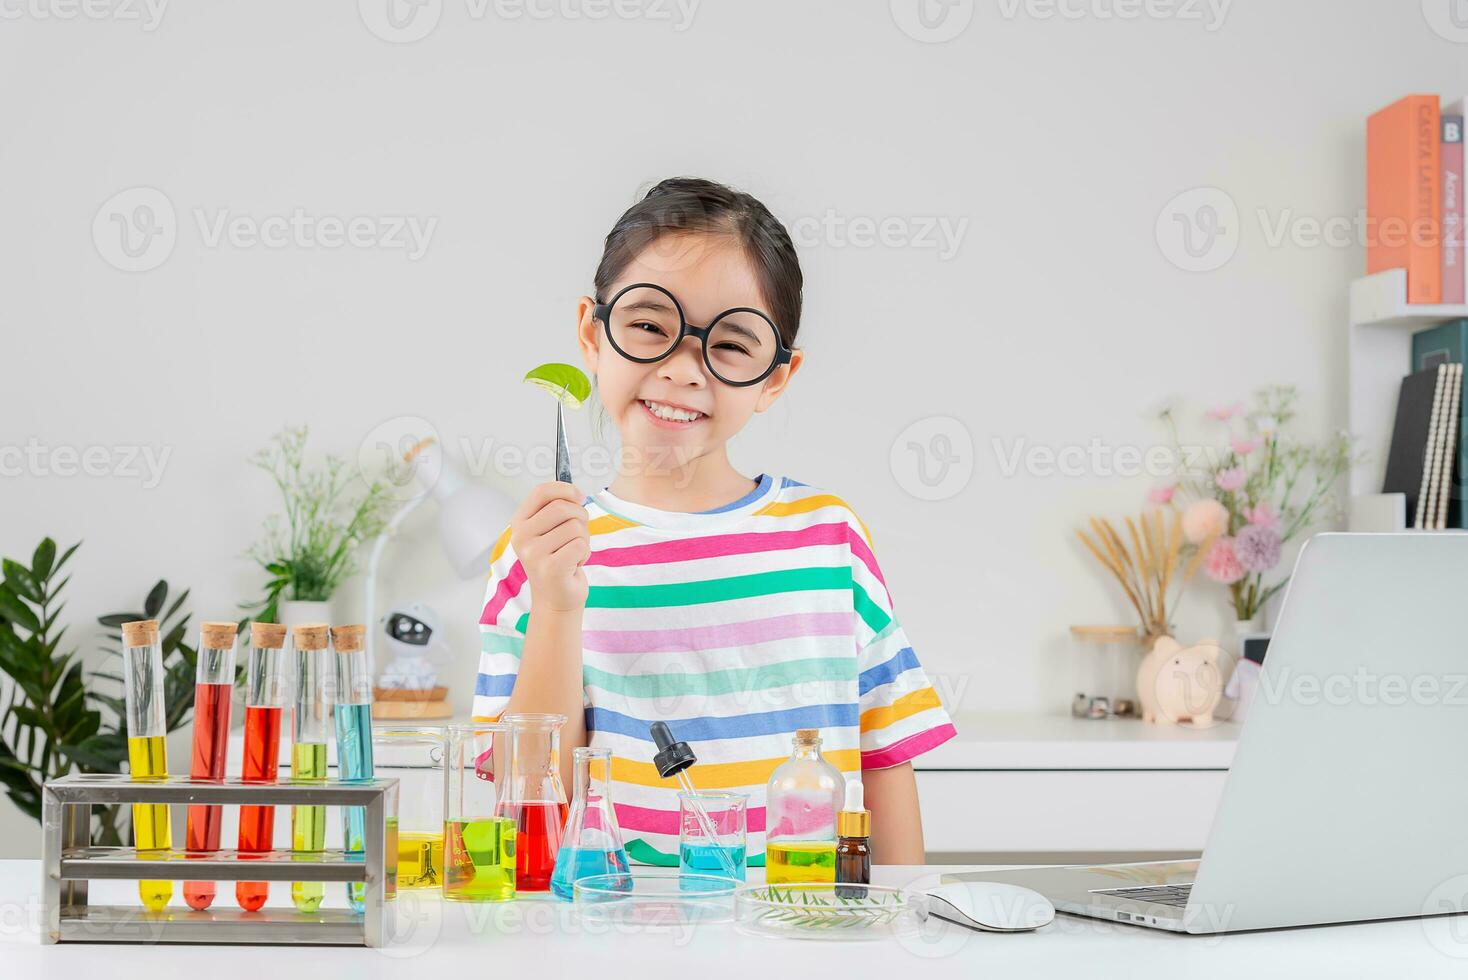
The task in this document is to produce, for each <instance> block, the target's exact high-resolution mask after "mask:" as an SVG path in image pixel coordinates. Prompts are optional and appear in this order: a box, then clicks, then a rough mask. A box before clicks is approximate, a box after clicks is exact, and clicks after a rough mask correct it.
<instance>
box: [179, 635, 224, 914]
mask: <svg viewBox="0 0 1468 980" xmlns="http://www.w3.org/2000/svg"><path fill="white" fill-rule="evenodd" d="M234 642H235V624H234V623H205V624H203V626H202V627H201V628H200V630H199V658H198V661H197V662H196V664H195V667H194V752H193V761H192V763H191V765H190V766H189V778H190V779H203V780H208V781H210V782H223V781H224V764H225V755H226V753H227V751H228V747H229V709H230V700H231V697H232V696H233V694H234ZM223 819H224V807H222V806H220V805H219V804H217V803H214V804H208V805H205V804H201V803H194V804H190V805H189V811H188V823H187V824H186V825H185V828H186V829H185V830H184V842H185V843H184V847H185V848H186V849H187V850H188V853H189V856H190V857H206V856H208V855H211V854H213V853H214V852H215V851H217V850H219V829H220V823H221V822H222V821H223ZM184 901H185V902H188V904H189V908H191V909H194V910H196V911H202V910H203V909H207V908H208V907H209V906H210V905H213V904H214V882H212V881H185V882H184Z"/></svg>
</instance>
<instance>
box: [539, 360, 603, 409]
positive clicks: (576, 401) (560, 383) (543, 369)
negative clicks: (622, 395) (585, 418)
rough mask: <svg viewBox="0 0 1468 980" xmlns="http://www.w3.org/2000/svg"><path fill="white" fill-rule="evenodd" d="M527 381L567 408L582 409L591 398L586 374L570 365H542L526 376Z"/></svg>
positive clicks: (589, 382)
mask: <svg viewBox="0 0 1468 980" xmlns="http://www.w3.org/2000/svg"><path fill="white" fill-rule="evenodd" d="M525 381H526V383H527V384H533V385H535V386H536V387H538V388H543V389H545V390H546V391H548V392H550V393H551V394H552V395H554V396H555V397H556V398H559V399H560V400H561V402H562V403H563V404H564V405H565V406H566V407H567V408H580V407H581V406H582V405H583V404H585V402H586V399H588V398H590V397H591V381H590V380H589V379H588V378H587V377H586V372H584V371H582V370H581V369H580V368H578V367H572V366H571V365H570V364H556V363H551V364H542V365H541V366H540V367H538V368H534V369H532V370H531V371H530V373H529V374H527V375H525Z"/></svg>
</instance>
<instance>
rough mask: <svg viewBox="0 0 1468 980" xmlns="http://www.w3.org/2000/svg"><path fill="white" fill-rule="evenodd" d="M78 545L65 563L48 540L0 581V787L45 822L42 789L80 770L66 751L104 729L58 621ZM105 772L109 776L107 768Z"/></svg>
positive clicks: (8, 564)
mask: <svg viewBox="0 0 1468 980" xmlns="http://www.w3.org/2000/svg"><path fill="white" fill-rule="evenodd" d="M79 544H80V542H78V544H74V545H72V546H71V547H70V548H67V549H66V551H65V552H63V553H62V554H61V555H60V556H59V557H58V555H57V554H56V542H54V541H52V540H51V539H50V538H47V539H46V540H44V541H42V542H41V543H40V544H39V545H37V546H36V550H35V552H34V553H33V554H32V555H31V562H30V565H29V566H26V565H23V564H21V563H20V562H18V561H14V560H12V559H10V558H6V559H4V560H3V568H4V575H5V577H4V581H3V582H0V670H3V671H4V672H5V676H6V678H8V679H9V683H8V684H3V685H0V689H3V696H4V700H5V713H4V715H3V716H0V784H3V785H4V787H5V792H6V795H8V796H9V797H10V799H11V801H12V802H13V803H15V805H16V806H17V807H19V808H20V809H21V811H22V812H23V813H27V814H29V815H30V816H31V817H33V818H35V819H36V820H38V821H39V820H40V819H41V784H42V783H43V782H45V781H46V780H48V779H55V778H58V777H60V776H64V775H66V774H67V773H69V772H72V771H74V770H75V769H76V768H77V766H78V759H77V757H76V756H75V755H73V754H71V753H69V752H68V751H67V748H68V747H72V748H75V747H76V746H79V745H85V744H88V742H89V740H91V739H93V738H94V737H95V736H96V735H97V733H98V731H99V730H100V729H101V727H102V715H101V712H98V711H94V710H91V709H90V708H88V706H87V698H86V690H85V685H84V684H83V681H82V664H81V661H80V659H79V658H78V656H77V651H76V650H75V649H70V650H66V651H63V650H62V649H61V643H62V639H63V637H64V635H65V633H66V627H64V626H58V625H57V620H58V618H59V617H60V615H61V610H62V607H63V606H64V605H65V603H64V602H62V600H61V592H62V590H63V589H65V588H66V583H67V582H68V581H69V580H70V576H68V577H67V578H62V579H59V580H58V576H59V575H60V574H61V570H62V568H64V567H65V565H66V563H67V561H69V560H70V558H71V556H72V555H73V554H75V553H76V549H77V547H78V546H79ZM100 771H106V769H105V768H104V769H102V770H100Z"/></svg>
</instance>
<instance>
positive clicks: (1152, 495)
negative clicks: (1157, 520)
mask: <svg viewBox="0 0 1468 980" xmlns="http://www.w3.org/2000/svg"><path fill="white" fill-rule="evenodd" d="M1175 493H1177V487H1153V488H1152V489H1151V491H1150V492H1148V494H1147V503H1149V504H1156V505H1157V506H1158V507H1165V506H1167V505H1168V504H1170V503H1172V496H1173V494H1175Z"/></svg>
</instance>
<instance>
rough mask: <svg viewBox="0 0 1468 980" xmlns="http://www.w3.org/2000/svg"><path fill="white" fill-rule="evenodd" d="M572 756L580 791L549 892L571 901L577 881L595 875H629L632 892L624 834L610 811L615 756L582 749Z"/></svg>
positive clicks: (628, 879)
mask: <svg viewBox="0 0 1468 980" xmlns="http://www.w3.org/2000/svg"><path fill="white" fill-rule="evenodd" d="M571 756H572V760H573V761H574V763H575V766H576V788H575V791H574V795H573V797H572V800H571V814H570V816H568V817H567V818H566V832H565V834H563V835H562V837H561V848H560V850H559V852H557V854H556V870H555V873H554V874H553V875H552V876H551V891H553V892H555V894H556V897H557V898H562V899H565V900H566V901H568V902H569V901H571V899H572V893H573V890H574V886H575V884H576V882H577V881H579V880H580V879H582V878H589V877H591V876H593V875H627V890H628V891H630V890H631V889H632V878H631V876H630V875H629V874H628V866H627V851H626V849H625V848H624V847H623V846H622V831H621V828H619V827H618V826H617V814H616V812H615V811H613V809H612V795H611V782H612V752H611V750H610V749H591V748H583V749H576V750H575V751H574V752H572V753H571ZM613 881H615V879H613ZM603 887H605V885H604V886H603Z"/></svg>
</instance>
